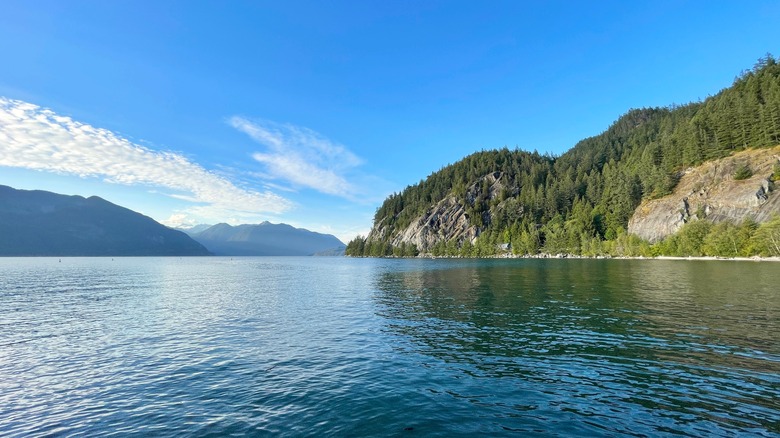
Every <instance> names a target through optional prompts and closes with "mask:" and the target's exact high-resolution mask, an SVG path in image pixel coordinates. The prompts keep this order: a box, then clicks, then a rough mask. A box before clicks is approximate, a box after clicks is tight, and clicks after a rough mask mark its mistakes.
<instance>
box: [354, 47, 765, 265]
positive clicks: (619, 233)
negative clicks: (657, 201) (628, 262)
mask: <svg viewBox="0 0 780 438" xmlns="http://www.w3.org/2000/svg"><path fill="white" fill-rule="evenodd" d="M778 144H780V65H779V64H778V63H777V61H776V60H775V59H774V58H773V57H772V56H771V55H767V56H766V57H764V58H762V59H760V60H759V61H758V62H757V64H756V65H755V66H754V68H753V69H751V70H748V71H746V72H744V73H743V74H741V75H740V76H739V77H738V78H737V79H736V80H735V81H734V83H733V85H732V86H731V87H729V88H727V89H724V90H722V91H721V92H719V93H717V94H716V95H714V96H711V97H709V98H707V99H706V100H704V101H701V102H694V103H690V104H687V105H681V106H676V105H672V106H670V107H666V108H642V109H632V110H630V111H628V112H627V113H626V114H624V115H623V116H621V117H620V118H619V119H618V120H617V121H616V122H615V123H614V124H613V125H612V126H610V127H609V128H608V129H607V130H606V131H605V132H603V133H601V134H599V135H597V136H594V137H590V138H586V139H584V140H582V141H580V142H579V143H577V144H576V145H575V146H574V147H573V148H572V149H571V150H569V151H568V152H566V153H565V154H563V155H561V156H560V157H553V156H550V155H540V154H539V153H537V152H526V151H521V150H517V149H515V150H509V149H507V148H504V149H500V150H488V151H480V152H477V153H474V154H472V155H469V156H467V157H465V158H464V159H462V160H460V161H458V162H457V163H454V164H450V165H447V166H445V167H444V168H442V169H440V170H439V171H437V172H434V173H432V174H431V175H429V176H428V177H427V178H425V179H424V180H421V181H420V182H419V183H418V184H414V185H411V186H409V187H407V188H405V189H404V190H403V191H401V192H400V193H395V194H393V195H391V196H390V197H388V198H387V199H386V200H385V202H384V203H383V204H382V205H381V206H380V207H379V208H378V209H377V211H376V214H375V216H374V227H375V228H380V227H381V228H383V231H384V232H383V233H382V235H383V236H387V237H386V239H392V238H393V237H395V236H396V235H397V234H398V233H400V232H401V231H403V230H404V229H405V228H407V227H408V226H409V225H410V224H412V222H413V221H416V220H418V219H419V218H420V217H421V216H423V215H424V214H425V213H427V212H430V211H432V208H433V207H434V206H436V205H437V204H439V203H440V202H442V201H444V200H445V199H447V198H450V197H451V200H450V201H447V202H456V203H457V204H459V205H460V206H461V207H462V208H463V211H464V212H465V214H466V218H467V220H468V223H469V224H470V225H471V226H473V227H475V228H476V232H477V234H478V235H479V238H478V239H477V240H476V241H474V242H471V241H464V240H457V241H452V240H450V241H444V240H442V241H439V242H436V243H435V245H433V246H432V247H430V248H415V250H414V251H411V250H409V249H408V248H393V247H392V246H390V245H389V243H388V241H382V242H374V241H367V240H366V239H365V238H358V239H356V240H355V241H353V242H350V244H349V245H348V247H347V254H349V255H375V254H378V255H380V256H387V255H397V256H401V255H404V256H406V254H411V253H414V252H421V253H424V254H432V255H436V256H462V257H482V256H490V255H494V254H496V253H497V252H499V250H498V249H497V248H498V244H500V243H511V247H512V251H513V252H514V253H515V254H537V253H538V252H540V251H543V252H551V253H571V254H586V255H606V254H612V255H653V254H665V255H686V256H687V255H701V254H713V255H714V254H718V255H725V254H729V255H730V254H749V253H755V252H756V251H759V252H761V253H762V254H769V253H771V248H772V243H771V242H772V241H771V237H772V236H773V234H771V233H770V232H769V231H766V230H764V231H762V234H761V235H760V237H759V236H758V235H755V236H754V235H753V232H747V231H749V230H745V229H743V228H742V227H741V226H739V227H737V226H734V227H732V228H728V227H726V226H723V227H721V228H717V230H718V234H717V235H711V234H712V233H710V231H711V230H710V227H711V225H708V224H709V222H705V221H694V222H691V223H689V224H687V225H686V226H685V227H683V230H681V232H680V233H679V234H677V235H675V236H671V237H670V238H668V239H666V240H664V241H663V242H661V243H659V244H657V245H653V246H650V245H648V244H646V243H642V242H639V241H637V240H636V238H635V237H632V236H630V235H627V234H626V233H625V230H626V229H627V227H628V220H629V218H630V217H631V215H632V214H633V213H634V210H635V209H636V207H637V206H638V205H639V204H640V202H641V201H642V200H643V199H648V198H654V197H659V196H664V195H667V194H669V193H671V192H672V190H673V189H674V187H675V186H676V184H677V182H678V180H679V177H680V175H681V174H682V171H683V170H684V169H685V168H687V167H689V166H692V165H698V164H700V163H702V162H703V161H705V160H710V159H715V158H721V157H725V156H728V155H730V154H732V153H734V152H735V151H739V150H742V149H745V148H748V147H769V146H775V145H778ZM751 174H752V172H751V170H750V167H749V166H747V165H746V166H744V167H743V168H741V169H738V170H737V172H735V174H734V177H735V178H736V179H740V178H748V177H750V175H751ZM773 178H774V179H777V180H780V165H778V166H776V167H775V170H774V174H773ZM703 213H704V212H703V211H702V212H697V217H698V218H699V219H703V218H704V216H705V215H704V214H703ZM761 228H763V227H761ZM756 232H757V230H756ZM746 235H747V237H746ZM735 248H736V249H735ZM756 248H760V249H756Z"/></svg>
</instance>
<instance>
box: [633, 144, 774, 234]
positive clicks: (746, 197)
mask: <svg viewBox="0 0 780 438" xmlns="http://www.w3.org/2000/svg"><path fill="white" fill-rule="evenodd" d="M778 163H780V146H778V147H775V148H772V149H756V150H748V151H744V152H740V153H737V154H734V155H733V156H731V157H728V158H723V159H720V160H716V161H711V162H708V163H705V164H703V165H701V166H699V167H696V168H690V169H687V170H686V171H685V172H684V174H683V175H682V178H681V179H680V182H679V184H678V185H677V187H676V188H675V190H674V193H672V194H671V195H668V196H665V197H663V198H660V199H654V200H651V201H646V202H643V203H642V204H641V205H640V206H639V207H638V208H637V209H636V211H635V212H634V215H633V216H632V217H631V220H630V221H629V222H628V232H629V233H633V234H636V235H638V236H639V237H641V238H643V239H646V240H649V241H650V242H657V241H659V240H661V239H663V238H664V237H666V236H668V235H670V234H673V233H675V232H677V231H678V230H679V229H680V227H682V226H683V225H684V224H685V223H686V222H688V221H690V220H692V219H697V218H698V219H706V220H709V221H712V222H715V223H717V222H723V221H731V222H734V223H739V222H742V221H743V220H744V219H746V218H751V219H753V220H755V221H756V222H758V223H761V222H765V221H767V220H769V219H771V217H772V215H773V214H780V194H779V193H778V192H777V191H775V184H774V183H773V181H772V180H771V175H772V171H773V167H774V165H775V164H778ZM745 164H747V165H749V166H750V168H751V170H752V171H753V176H751V177H750V178H747V179H744V180H741V181H737V180H735V179H734V173H735V172H736V170H737V169H738V168H739V167H741V166H744V165H745Z"/></svg>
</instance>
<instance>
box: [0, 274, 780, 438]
mask: <svg viewBox="0 0 780 438" xmlns="http://www.w3.org/2000/svg"><path fill="white" fill-rule="evenodd" d="M779 285H780V264H777V263H754V262H695V261H656V260H650V261H625V260H465V261H464V260H435V261H434V260H376V259H359V260H353V259H342V258H237V259H232V260H231V259H228V258H182V259H179V258H121V259H120V258H117V259H114V260H112V259H110V258H108V259H102V258H97V259H72V258H63V259H62V262H59V261H58V259H46V258H41V259H35V258H33V259H0V435H2V436H29V435H34V436H39V435H68V436H70V435H80V436H98V435H121V436H124V435H155V436H158V435H164V436H170V435H180V436H228V435H268V434H278V435H294V436H297V435H317V436H322V435H326V436H327V435H330V436H364V435H378V436H404V437H405V436H432V435H441V436H457V435H462V436H466V435H468V436H473V435H491V436H495V435H517V436H619V435H629V436H630V435H633V436H659V435H660V436H663V435H669V436H679V435H683V436H746V435H747V436H749V435H755V436H778V435H780V286H779Z"/></svg>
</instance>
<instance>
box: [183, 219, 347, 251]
mask: <svg viewBox="0 0 780 438" xmlns="http://www.w3.org/2000/svg"><path fill="white" fill-rule="evenodd" d="M184 231H185V232H187V233H188V234H189V235H190V236H191V237H192V238H193V239H195V240H196V241H198V242H199V243H201V244H202V245H203V246H205V247H206V248H207V249H208V250H209V251H211V252H213V253H214V254H215V255H222V256H271V255H274V256H309V255H330V256H333V255H343V254H344V248H345V247H346V245H344V243H343V242H341V241H340V240H339V239H337V238H336V237H335V236H333V235H331V234H321V233H315V232H313V231H309V230H305V229H302V228H295V227H292V226H290V225H287V224H272V223H269V222H263V223H261V224H256V225H249V224H246V225H237V226H231V225H228V224H217V225H213V226H211V227H209V228H206V229H205V230H201V229H199V228H198V227H194V228H191V229H188V230H184Z"/></svg>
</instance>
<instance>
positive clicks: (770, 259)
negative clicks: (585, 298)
mask: <svg viewBox="0 0 780 438" xmlns="http://www.w3.org/2000/svg"><path fill="white" fill-rule="evenodd" d="M347 257H352V256H347ZM366 258H399V259H402V258H410V259H414V258H417V259H593V260H679V261H734V262H780V257H776V256H772V257H760V256H753V257H723V256H655V257H645V256H582V255H574V254H537V255H514V254H498V255H493V256H487V257H460V256H433V255H429V254H425V255H423V254H420V255H418V256H414V257H397V256H386V257H366Z"/></svg>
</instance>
